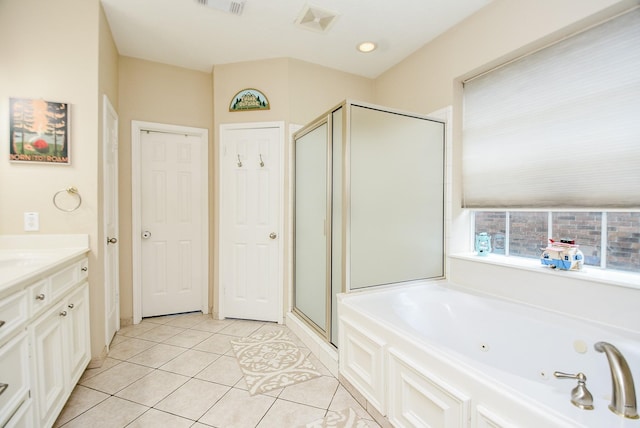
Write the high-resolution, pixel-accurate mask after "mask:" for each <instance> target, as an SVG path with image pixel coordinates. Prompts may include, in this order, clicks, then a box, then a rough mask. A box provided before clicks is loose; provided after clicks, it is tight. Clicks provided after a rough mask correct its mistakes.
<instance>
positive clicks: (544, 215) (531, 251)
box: [474, 211, 640, 272]
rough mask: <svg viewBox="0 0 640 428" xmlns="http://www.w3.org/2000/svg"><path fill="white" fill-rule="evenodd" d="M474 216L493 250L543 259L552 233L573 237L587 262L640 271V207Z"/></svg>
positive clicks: (499, 213)
mask: <svg viewBox="0 0 640 428" xmlns="http://www.w3.org/2000/svg"><path fill="white" fill-rule="evenodd" d="M474 219H475V234H476V235H477V234H478V233H481V232H486V233H488V234H489V235H490V236H491V247H492V251H493V253H494V254H504V255H507V256H509V255H510V256H518V257H528V258H539V257H540V255H541V254H542V248H544V247H546V246H547V243H548V239H549V238H553V239H556V240H558V239H570V240H574V241H575V243H576V244H578V245H579V246H580V247H579V248H580V250H581V251H582V253H583V255H584V263H585V265H587V266H596V267H602V268H607V269H614V270H622V271H630V272H640V212H581V211H580V212H564V211H562V212H544V211H475V212H474ZM603 231H604V233H603Z"/></svg>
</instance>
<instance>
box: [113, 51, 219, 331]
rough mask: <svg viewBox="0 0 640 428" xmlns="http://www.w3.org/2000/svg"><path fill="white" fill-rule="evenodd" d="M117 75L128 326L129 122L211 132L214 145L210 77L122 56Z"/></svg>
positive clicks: (123, 305) (123, 299)
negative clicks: (153, 123) (187, 127)
mask: <svg viewBox="0 0 640 428" xmlns="http://www.w3.org/2000/svg"><path fill="white" fill-rule="evenodd" d="M118 73H119V91H118V97H119V102H118V107H116V108H117V110H118V115H119V128H120V129H119V151H118V168H119V177H120V181H119V189H118V191H119V203H120V206H119V220H120V237H119V238H120V239H119V242H120V244H119V245H120V246H119V250H120V318H121V320H122V322H123V324H127V323H130V322H131V321H132V319H133V276H132V262H131V257H132V242H131V233H132V231H131V216H132V212H131V206H132V205H131V121H132V120H139V121H145V122H157V123H165V124H171V125H180V126H189V127H195V128H204V129H208V130H209V140H210V142H211V139H212V137H211V135H212V124H213V102H212V93H213V89H212V86H211V85H212V78H211V74H210V73H203V72H201V71H193V70H188V69H185V68H180V67H174V66H170V65H164V64H159V63H155V62H149V61H144V60H140V59H135V58H130V57H120V61H119V68H118ZM211 152H212V150H209V153H210V156H211ZM211 159H212V158H211ZM211 159H210V164H211ZM210 215H211V214H210Z"/></svg>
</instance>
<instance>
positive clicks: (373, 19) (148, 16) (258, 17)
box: [102, 0, 491, 78]
mask: <svg viewBox="0 0 640 428" xmlns="http://www.w3.org/2000/svg"><path fill="white" fill-rule="evenodd" d="M235 1H240V0H235ZM490 1H491V0H310V1H307V0H246V3H245V5H244V10H243V13H242V15H240V16H238V15H233V14H230V13H226V12H222V11H220V10H217V9H214V8H211V7H207V6H204V5H201V4H199V3H198V2H197V0H102V4H103V5H104V9H105V12H106V14H107V19H108V21H109V25H110V27H111V31H112V32H113V37H114V39H115V43H116V45H117V47H118V51H119V53H120V54H121V55H125V56H131V57H135V58H141V59H146V60H150V61H156V62H160V63H165V64H171V65H176V66H180V67H185V68H189V69H194V70H201V71H206V72H210V71H211V70H212V67H213V66H215V65H218V64H228V63H234V62H241V61H253V60H260V59H268V58H282V57H289V58H296V59H300V60H303V61H308V62H312V63H315V64H320V65H323V66H326V67H330V68H334V69H338V70H342V71H346V72H350V73H354V74H358V75H361V76H365V77H370V78H375V77H377V76H379V75H380V74H381V73H383V72H384V71H386V70H388V69H389V68H391V67H392V66H393V65H395V64H397V63H398V62H400V61H402V60H403V59H404V58H406V57H407V56H409V55H410V54H411V53H413V52H414V51H416V50H417V49H418V48H420V47H421V46H423V45H424V44H425V43H427V42H429V41H430V40H432V39H433V38H435V37H436V36H438V35H439V34H441V33H443V32H444V31H446V30H447V29H448V28H450V27H452V26H453V25H455V24H456V23H458V22H460V21H462V20H463V19H464V18H466V17H467V16H469V15H471V14H473V13H474V12H475V11H477V10H478V9H480V8H481V7H483V6H484V5H486V4H488V3H489V2H490ZM307 5H310V6H312V7H318V8H321V9H325V10H329V11H332V12H335V13H336V14H337V15H338V17H337V19H336V20H335V22H334V23H333V25H332V26H331V27H330V28H329V31H328V32H326V33H318V32H314V31H311V30H307V29H304V28H301V27H300V26H297V25H296V24H295V21H296V19H297V18H298V16H299V15H300V13H301V11H302V10H303V8H304V7H305V6H307ZM362 41H373V42H376V43H377V44H378V46H379V47H378V49H377V50H376V51H374V52H372V53H368V54H363V53H360V52H358V51H357V50H356V45H357V44H358V43H360V42H362Z"/></svg>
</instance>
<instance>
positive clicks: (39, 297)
mask: <svg viewBox="0 0 640 428" xmlns="http://www.w3.org/2000/svg"><path fill="white" fill-rule="evenodd" d="M49 285H50V284H49V280H48V279H45V280H42V281H40V282H37V283H35V284H33V285H32V286H30V287H29V288H28V289H27V290H28V294H29V297H28V299H29V315H30V316H34V315H36V314H37V313H38V312H40V311H41V310H42V309H44V308H45V307H46V306H47V305H48V304H49V303H51V302H53V296H52V295H51V287H50V286H49Z"/></svg>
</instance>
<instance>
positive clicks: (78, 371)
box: [63, 283, 91, 391]
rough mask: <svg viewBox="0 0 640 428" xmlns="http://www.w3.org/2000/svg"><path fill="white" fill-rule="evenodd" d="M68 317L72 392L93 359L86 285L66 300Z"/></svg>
mask: <svg viewBox="0 0 640 428" xmlns="http://www.w3.org/2000/svg"><path fill="white" fill-rule="evenodd" d="M64 311H66V313H67V315H66V317H65V319H64V320H63V321H64V323H65V328H66V332H67V339H68V340H67V346H68V347H67V352H68V363H69V372H68V373H69V376H68V377H67V381H68V389H69V391H71V390H72V389H73V387H74V386H75V384H76V383H77V382H78V380H79V379H80V376H81V375H82V372H83V371H84V369H85V367H86V366H87V364H88V363H89V360H90V359H91V356H90V342H89V287H88V285H87V283H84V284H83V285H82V286H81V287H80V288H79V289H78V290H77V291H75V292H74V293H73V294H71V296H69V298H68V299H66V308H65V309H64Z"/></svg>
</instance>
